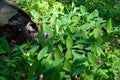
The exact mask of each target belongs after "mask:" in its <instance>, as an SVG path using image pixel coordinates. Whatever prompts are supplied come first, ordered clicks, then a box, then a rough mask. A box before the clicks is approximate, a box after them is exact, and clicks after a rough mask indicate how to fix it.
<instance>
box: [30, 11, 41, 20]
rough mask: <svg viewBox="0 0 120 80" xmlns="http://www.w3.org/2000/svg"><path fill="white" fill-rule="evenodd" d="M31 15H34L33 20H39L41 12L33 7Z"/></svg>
mask: <svg viewBox="0 0 120 80" xmlns="http://www.w3.org/2000/svg"><path fill="white" fill-rule="evenodd" d="M30 13H31V15H32V16H33V18H34V19H33V20H34V21H35V22H38V21H39V18H40V14H39V13H38V12H37V11H36V10H35V9H33V10H32V11H31V12H30Z"/></svg>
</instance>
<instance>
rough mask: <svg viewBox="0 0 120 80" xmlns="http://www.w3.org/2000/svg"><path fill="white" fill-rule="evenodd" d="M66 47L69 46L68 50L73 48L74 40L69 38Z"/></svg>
mask: <svg viewBox="0 0 120 80" xmlns="http://www.w3.org/2000/svg"><path fill="white" fill-rule="evenodd" d="M66 46H67V49H71V48H72V46H73V40H72V38H71V36H68V37H67V39H66Z"/></svg>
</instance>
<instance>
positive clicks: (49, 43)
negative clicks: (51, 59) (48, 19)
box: [46, 38, 53, 51]
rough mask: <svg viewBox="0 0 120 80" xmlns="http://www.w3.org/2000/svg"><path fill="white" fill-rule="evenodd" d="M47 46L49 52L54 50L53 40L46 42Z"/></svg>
mask: <svg viewBox="0 0 120 80" xmlns="http://www.w3.org/2000/svg"><path fill="white" fill-rule="evenodd" d="M46 46H48V49H49V51H52V50H53V38H49V39H48V40H46Z"/></svg>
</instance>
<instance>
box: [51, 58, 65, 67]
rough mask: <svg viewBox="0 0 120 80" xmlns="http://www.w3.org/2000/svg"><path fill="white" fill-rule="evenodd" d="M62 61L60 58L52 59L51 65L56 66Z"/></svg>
mask: <svg viewBox="0 0 120 80" xmlns="http://www.w3.org/2000/svg"><path fill="white" fill-rule="evenodd" d="M62 61H63V60H62V59H56V60H54V61H53V63H52V66H57V65H59V64H60V63H62Z"/></svg>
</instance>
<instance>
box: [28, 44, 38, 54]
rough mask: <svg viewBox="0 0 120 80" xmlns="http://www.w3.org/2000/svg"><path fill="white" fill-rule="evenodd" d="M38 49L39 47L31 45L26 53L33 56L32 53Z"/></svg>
mask: <svg viewBox="0 0 120 80" xmlns="http://www.w3.org/2000/svg"><path fill="white" fill-rule="evenodd" d="M38 48H39V45H33V46H32V47H31V49H30V50H29V51H28V52H30V53H31V54H33V53H35V52H36V51H37V50H38Z"/></svg>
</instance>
